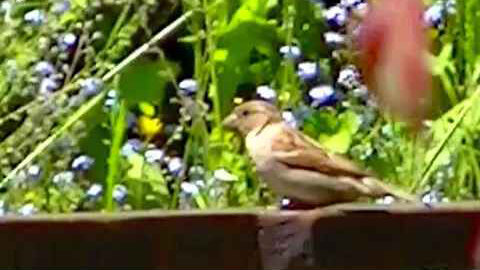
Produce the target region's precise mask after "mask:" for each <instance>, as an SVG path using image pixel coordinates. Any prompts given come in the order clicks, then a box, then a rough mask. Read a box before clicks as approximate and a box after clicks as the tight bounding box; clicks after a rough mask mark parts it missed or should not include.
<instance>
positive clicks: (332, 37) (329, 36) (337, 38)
mask: <svg viewBox="0 0 480 270" xmlns="http://www.w3.org/2000/svg"><path fill="white" fill-rule="evenodd" d="M323 38H324V39H325V44H327V45H328V46H329V47H332V48H334V49H337V48H339V47H341V46H343V45H344V44H345V36H344V35H341V34H339V33H337V32H325V33H324V34H323Z"/></svg>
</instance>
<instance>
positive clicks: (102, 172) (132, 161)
mask: <svg viewBox="0 0 480 270" xmlns="http://www.w3.org/2000/svg"><path fill="white" fill-rule="evenodd" d="M0 2H1V23H0V44H2V45H3V46H2V50H1V51H0V177H1V178H2V181H1V182H0V187H1V191H2V194H1V195H0V198H1V201H0V204H1V207H2V213H19V214H22V215H29V214H33V213H37V212H72V211H86V210H99V211H112V210H130V209H150V208H164V209H177V208H181V209H191V208H202V209H203V208H224V207H253V206H271V205H274V204H275V203H276V199H275V196H274V194H271V192H270V191H269V190H268V188H267V187H266V186H265V185H264V184H263V183H262V182H261V181H260V180H259V179H257V178H256V176H255V172H254V170H253V168H252V164H251V163H250V161H249V160H248V158H247V157H246V155H245V153H244V151H243V147H242V145H241V141H240V140H239V138H238V137H236V136H234V134H231V133H229V132H227V131H224V130H223V129H222V126H221V125H220V123H221V120H222V118H223V117H224V116H225V115H226V114H227V113H228V112H229V110H230V109H231V108H232V106H234V105H235V104H236V102H238V101H239V100H240V99H241V100H248V99H252V98H267V99H269V100H270V101H272V102H274V103H275V104H276V105H277V106H279V107H280V108H281V109H282V110H283V111H284V115H285V116H286V117H289V119H290V121H291V122H292V124H294V125H296V126H297V127H298V128H299V129H301V130H303V131H304V132H305V133H307V134H308V135H310V136H312V137H313V138H315V139H317V140H318V141H319V142H321V143H322V144H323V145H324V146H325V147H326V148H328V149H329V150H331V151H335V152H339V153H342V154H346V155H348V156H349V157H351V158H352V159H354V160H356V161H357V162H358V163H360V164H363V165H364V166H365V167H366V168H369V169H372V170H373V171H375V172H377V173H378V174H379V175H380V176H381V177H383V178H384V179H385V180H386V181H389V182H391V183H394V184H396V185H398V186H401V187H403V188H404V189H406V190H410V191H412V192H416V193H417V194H420V195H422V196H423V198H424V200H426V201H430V202H438V201H448V200H464V199H476V198H477V197H478V196H479V192H480V190H479V188H480V185H479V184H480V182H479V181H480V177H479V176H480V166H479V162H478V158H479V153H480V152H479V151H478V149H477V145H478V144H479V134H480V133H479V121H480V111H479V110H478V109H477V108H478V107H477V106H475V103H476V102H477V101H476V96H477V93H478V91H479V90H478V89H479V88H478V80H479V77H480V62H479V58H478V55H480V54H479V51H480V27H478V24H479V23H480V20H479V19H480V18H479V16H480V15H479V12H477V11H478V10H480V6H479V5H480V2H478V1H476V0H458V1H456V2H452V1H440V0H439V1H425V4H426V13H428V12H433V11H432V10H431V9H432V7H435V8H436V9H437V10H440V11H439V12H438V14H437V13H435V14H434V15H438V16H437V17H435V16H433V18H434V19H435V20H433V22H432V23H431V25H427V29H426V31H428V35H429V38H430V39H431V42H432V44H433V46H432V49H431V52H430V55H429V57H430V60H431V67H432V73H433V76H434V92H435V100H434V102H435V104H436V106H435V111H434V112H433V114H432V119H431V121H426V122H425V125H424V126H425V127H424V131H423V132H422V133H421V134H419V135H418V136H416V137H412V136H410V135H409V134H408V133H407V131H406V129H405V125H404V124H403V123H399V122H394V121H393V120H391V118H390V117H389V116H388V115H383V114H380V113H379V111H378V108H377V106H376V105H375V100H374V97H372V96H370V95H368V91H366V89H365V88H364V86H363V84H362V82H361V76H360V74H357V75H352V76H349V77H348V78H347V79H346V80H345V79H341V78H343V77H342V71H345V70H346V69H347V70H348V69H350V71H351V70H354V71H355V68H354V67H352V66H351V65H354V64H355V60H354V59H355V46H354V45H355V44H354V42H353V41H352V40H353V38H354V33H353V32H349V31H347V30H348V29H347V27H345V25H340V26H338V25H335V24H336V23H337V24H338V23H339V22H340V23H341V21H339V20H340V19H339V18H338V17H335V18H334V20H333V22H332V19H329V18H328V15H326V13H325V12H327V11H328V10H330V9H331V8H332V7H336V6H342V5H347V4H348V2H352V3H353V2H355V1H342V2H341V3H337V2H338V1H310V0H283V1H282V0H183V1H179V0H178V1H177V0H162V1H152V0H103V1H99V0H71V1H57V0H51V1H34V0H31V1H30V0H28V1H14V0H3V1H0ZM356 2H358V3H362V2H363V1H356ZM435 8H433V9H434V10H435ZM345 9H346V8H345ZM330 11H331V10H330ZM326 16H327V17H326ZM350 17H351V10H348V12H347V18H346V21H349V20H351V19H349V18H350ZM179 18H180V21H178V19H179ZM175 20H177V21H175ZM332 23H333V25H332ZM344 24H346V23H344ZM172 27H173V28H172ZM170 30H174V31H170ZM326 33H328V34H337V35H340V37H341V38H343V40H341V41H332V40H330V39H329V38H327V36H328V34H327V35H325V34H326ZM152 38H153V42H152V41H149V40H151V39H152ZM285 46H287V47H285ZM288 46H290V47H288ZM285 48H287V51H285V50H286V49H285ZM292 48H297V49H298V50H299V51H300V52H299V53H298V54H297V53H294V51H293V49H292ZM288 49H290V50H291V51H288ZM138 53H139V54H138ZM305 62H307V63H314V65H315V68H314V69H313V70H314V72H313V73H314V74H313V75H312V74H310V73H312V71H311V70H312V69H311V68H310V69H309V70H307V71H306V72H307V73H308V72H310V73H308V74H310V75H312V76H313V79H312V78H306V77H305V76H306V75H305V74H303V75H302V72H301V68H300V67H301V65H300V64H301V63H305ZM45 63H48V65H46V64H45ZM308 74H307V75H308ZM354 74H356V73H354ZM190 79H192V80H194V81H192V80H190ZM185 80H186V81H185ZM259 86H268V89H270V90H271V91H273V94H272V93H271V91H270V92H268V91H267V92H266V93H265V92H264V91H263V92H262V90H261V89H262V88H261V87H259ZM316 86H328V87H330V88H328V89H333V92H332V93H330V92H329V91H327V92H325V91H323V92H322V91H320V93H321V95H320V96H319V95H318V94H317V95H314V94H312V91H313V89H315V87H316ZM263 89H265V88H263ZM323 89H326V88H323ZM317 92H318V91H317ZM268 93H270V94H269V95H270V96H269V95H268ZM272 95H273V96H272ZM268 96H269V97H268Z"/></svg>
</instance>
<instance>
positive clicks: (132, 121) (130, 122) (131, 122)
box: [127, 112, 137, 129]
mask: <svg viewBox="0 0 480 270" xmlns="http://www.w3.org/2000/svg"><path fill="white" fill-rule="evenodd" d="M136 126H137V116H136V115H135V114H134V113H131V112H129V113H128V114H127V129H132V128H134V127H136Z"/></svg>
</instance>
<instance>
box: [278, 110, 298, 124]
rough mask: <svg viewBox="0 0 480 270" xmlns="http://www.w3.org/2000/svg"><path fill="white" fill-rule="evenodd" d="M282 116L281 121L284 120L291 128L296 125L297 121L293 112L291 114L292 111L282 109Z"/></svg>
mask: <svg viewBox="0 0 480 270" xmlns="http://www.w3.org/2000/svg"><path fill="white" fill-rule="evenodd" d="M282 118H283V121H285V123H287V125H289V126H291V127H293V128H297V127H298V121H297V118H296V117H295V114H293V112H291V111H283V112H282Z"/></svg>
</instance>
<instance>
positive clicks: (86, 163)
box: [72, 155, 95, 171]
mask: <svg viewBox="0 0 480 270" xmlns="http://www.w3.org/2000/svg"><path fill="white" fill-rule="evenodd" d="M94 163H95V160H94V159H93V158H91V157H89V156H86V155H81V156H79V157H77V158H75V159H74V160H73V162H72V169H73V170H75V171H88V170H89V169H90V168H91V167H92V166H93V164H94Z"/></svg>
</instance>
